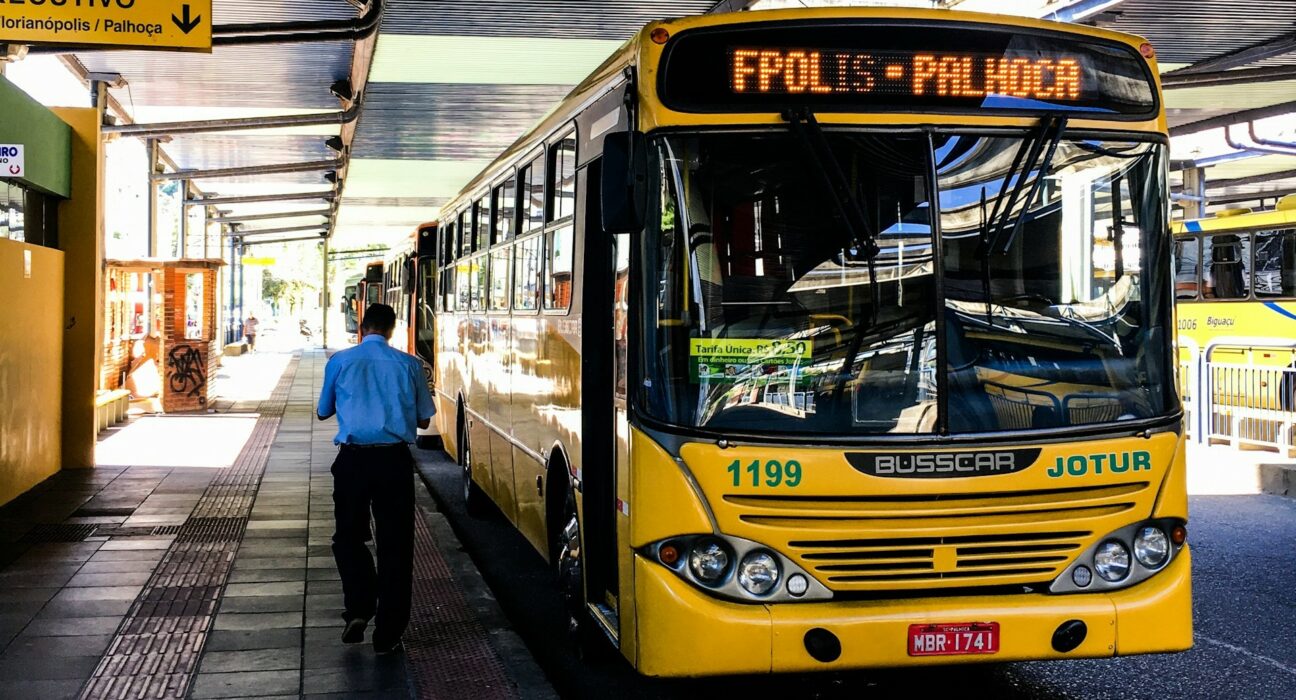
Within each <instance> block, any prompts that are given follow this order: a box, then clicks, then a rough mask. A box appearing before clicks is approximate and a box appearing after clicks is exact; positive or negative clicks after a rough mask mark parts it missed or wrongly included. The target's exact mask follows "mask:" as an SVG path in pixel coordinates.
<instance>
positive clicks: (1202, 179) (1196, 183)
mask: <svg viewBox="0 0 1296 700" xmlns="http://www.w3.org/2000/svg"><path fill="white" fill-rule="evenodd" d="M1183 182H1184V186H1183V194H1184V198H1183V200H1182V204H1183V210H1184V218H1185V219H1200V218H1202V217H1204V216H1206V169H1205V168H1188V169H1186V170H1184V171H1183Z"/></svg>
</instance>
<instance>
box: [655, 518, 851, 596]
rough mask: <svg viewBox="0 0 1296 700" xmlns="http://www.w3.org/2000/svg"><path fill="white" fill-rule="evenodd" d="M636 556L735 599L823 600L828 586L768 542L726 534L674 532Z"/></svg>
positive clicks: (711, 592) (703, 588) (712, 593)
mask: <svg viewBox="0 0 1296 700" xmlns="http://www.w3.org/2000/svg"><path fill="white" fill-rule="evenodd" d="M636 553H637V554H638V556H640V557H643V558H645V559H647V560H649V561H652V562H655V563H657V564H659V565H661V566H662V567H663V568H664V569H666V570H667V571H669V572H670V573H671V574H673V575H675V576H678V577H679V578H680V579H682V580H684V581H685V582H687V583H688V584H689V585H691V586H693V587H694V588H697V589H698V590H701V591H703V592H705V593H706V594H707V595H710V596H714V597H716V598H723V599H725V600H732V601H735V602H739V603H782V602H805V601H813V600H829V599H831V598H832V597H833V593H832V591H830V590H828V587H827V586H825V585H823V584H822V583H820V582H819V580H818V579H816V578H815V577H814V576H812V575H811V574H810V572H809V571H807V570H806V569H805V568H804V567H802V566H801V565H800V564H799V563H797V562H796V561H795V560H793V559H791V558H789V557H788V556H786V555H784V554H782V553H780V552H779V551H778V550H777V549H775V548H774V547H770V546H768V545H765V544H762V543H760V542H753V541H751V540H747V539H743V538H741V537H733V536H731V535H720V534H710V533H707V534H699V535H677V536H673V537H667V538H664V539H660V540H657V541H655V542H650V543H648V544H646V545H644V546H642V547H640V548H638V549H637V550H636Z"/></svg>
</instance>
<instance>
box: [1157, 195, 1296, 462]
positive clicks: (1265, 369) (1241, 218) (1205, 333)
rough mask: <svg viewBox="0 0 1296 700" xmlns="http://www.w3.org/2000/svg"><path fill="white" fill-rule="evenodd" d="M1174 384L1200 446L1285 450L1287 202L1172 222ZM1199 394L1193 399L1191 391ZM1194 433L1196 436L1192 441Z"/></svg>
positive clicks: (1292, 261)
mask: <svg viewBox="0 0 1296 700" xmlns="http://www.w3.org/2000/svg"><path fill="white" fill-rule="evenodd" d="M1173 232H1174V240H1175V296H1176V298H1177V300H1176V307H1177V312H1178V318H1179V321H1178V330H1179V334H1178V346H1179V364H1180V370H1181V371H1180V381H1181V382H1182V384H1183V394H1184V397H1185V404H1187V405H1188V406H1189V407H1190V408H1191V410H1190V412H1189V425H1190V426H1191V430H1192V431H1193V432H1194V434H1195V435H1200V436H1201V439H1202V440H1203V441H1209V440H1212V439H1215V440H1227V441H1229V442H1232V443H1237V442H1245V443H1252V444H1258V445H1268V446H1272V447H1278V448H1280V449H1282V448H1290V447H1291V446H1292V444H1293V439H1294V437H1296V436H1293V433H1292V430H1293V422H1294V420H1296V196H1291V195H1289V196H1287V197H1284V198H1283V199H1281V200H1279V202H1278V204H1277V206H1276V207H1275V208H1274V209H1273V210H1272V211H1262V212H1252V211H1250V210H1247V209H1231V210H1225V211H1222V212H1219V213H1217V214H1216V215H1214V216H1211V217H1208V218H1205V219H1195V220H1189V221H1176V222H1175V223H1174V228H1173ZM1206 385H1209V386H1210V390H1209V391H1193V389H1194V387H1195V386H1201V387H1203V388H1204V387H1205V386H1206ZM1198 431H1200V432H1198Z"/></svg>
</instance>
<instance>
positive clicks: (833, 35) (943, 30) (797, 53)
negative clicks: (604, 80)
mask: <svg viewBox="0 0 1296 700" xmlns="http://www.w3.org/2000/svg"><path fill="white" fill-rule="evenodd" d="M661 62H662V64H661V69H660V71H659V72H658V76H659V77H658V80H659V82H658V89H659V92H660V95H661V98H662V101H663V103H665V104H666V106H667V107H669V108H671V109H674V110H677V111H682V112H779V111H781V110H783V109H788V108H800V107H810V108H813V109H816V110H821V111H827V112H845V111H857V112H886V111H907V112H949V113H985V112H1016V113H1038V112H1063V113H1085V112H1088V113H1099V114H1102V115H1104V116H1106V117H1109V118H1115V119H1151V118H1154V117H1155V116H1156V106H1157V105H1156V90H1155V83H1154V82H1153V77H1152V72H1151V70H1150V68H1149V67H1148V64H1147V62H1146V61H1145V60H1144V59H1143V58H1142V57H1141V56H1140V55H1139V52H1138V51H1137V50H1135V48H1134V47H1132V46H1129V45H1127V44H1118V43H1115V42H1110V41H1105V40H1099V39H1093V38H1090V37H1085V36H1079V35H1074V34H1066V33H1062V32H1055V31H1040V30H1027V29H1020V28H1015V27H1012V28H1009V27H999V26H992V25H984V24H977V23H957V22H923V23H918V22H902V21H898V20H892V21H889V22H887V23H879V22H877V21H865V20H853V21H849V22H847V21H844V20H833V21H830V22H824V21H821V22H799V23H775V22H758V23H750V24H745V25H727V26H724V27H718V28H704V29H695V30H691V31H685V32H681V33H680V34H678V35H677V36H675V37H673V38H671V40H670V41H669V43H667V45H666V48H665V50H664V52H663V55H662V59H661Z"/></svg>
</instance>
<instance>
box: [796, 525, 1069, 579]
mask: <svg viewBox="0 0 1296 700" xmlns="http://www.w3.org/2000/svg"><path fill="white" fill-rule="evenodd" d="M1092 535H1093V533H1092V532H1091V531H1088V530H1067V531H1059V532H1043V533H1020V534H1001V535H958V536H949V537H909V538H886V539H860V540H793V541H792V542H790V543H789V547H790V549H791V554H792V556H793V557H794V558H796V559H799V560H800V561H801V563H802V564H804V565H805V566H806V568H808V569H809V570H810V571H812V572H814V573H815V574H816V575H817V577H818V578H819V579H820V580H821V581H823V582H824V583H825V584H826V585H828V587H829V588H832V589H834V590H871V589H878V588H884V587H888V586H891V587H902V588H903V587H908V586H905V585H904V584H925V585H930V584H932V583H933V582H943V584H944V585H950V586H968V585H978V584H982V583H984V584H985V585H1002V584H1010V583H1022V584H1027V583H1036V582H1040V581H1044V580H1049V579H1052V578H1053V577H1054V576H1056V575H1057V574H1058V573H1059V572H1060V571H1061V570H1062V568H1063V567H1065V566H1066V565H1067V563H1068V562H1070V561H1071V559H1072V558H1073V557H1074V556H1076V555H1077V554H1079V552H1080V550H1081V549H1082V548H1083V547H1084V546H1085V544H1086V543H1087V542H1088V540H1089V538H1090V537H1091V536H1092Z"/></svg>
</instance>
